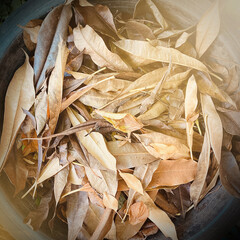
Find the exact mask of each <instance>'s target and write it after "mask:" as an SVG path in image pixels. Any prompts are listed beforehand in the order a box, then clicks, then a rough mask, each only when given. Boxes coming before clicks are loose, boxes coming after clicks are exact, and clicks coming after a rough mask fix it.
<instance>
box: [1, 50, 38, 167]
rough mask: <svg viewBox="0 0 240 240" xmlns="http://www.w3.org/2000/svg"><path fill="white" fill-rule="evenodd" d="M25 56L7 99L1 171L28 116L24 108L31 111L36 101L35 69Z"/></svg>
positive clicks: (13, 79)
mask: <svg viewBox="0 0 240 240" xmlns="http://www.w3.org/2000/svg"><path fill="white" fill-rule="evenodd" d="M25 56H26V59H25V62H24V64H23V65H22V66H21V67H20V68H19V69H18V70H17V71H16V72H15V74H14V76H13V78H12V80H11V82H10V84H9V86H8V89H7V93H6V97H5V111H4V120H3V131H2V136H1V144H0V152H1V156H0V170H1V169H2V168H3V166H4V163H5V161H6V159H7V157H8V154H9V152H10V150H11V148H12V146H13V144H14V141H15V138H16V135H17V132H18V129H19V127H20V125H21V124H22V122H23V120H24V118H25V116H26V115H25V113H24V112H23V111H22V108H23V109H26V110H29V109H30V107H31V106H32V105H33V103H34V100H35V90H34V86H33V69H32V67H31V65H30V63H29V58H28V56H27V55H26V54H25Z"/></svg>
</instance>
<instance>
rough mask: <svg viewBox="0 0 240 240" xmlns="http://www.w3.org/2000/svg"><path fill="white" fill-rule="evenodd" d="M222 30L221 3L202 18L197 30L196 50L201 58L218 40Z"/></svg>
mask: <svg viewBox="0 0 240 240" xmlns="http://www.w3.org/2000/svg"><path fill="white" fill-rule="evenodd" d="M219 30H220V16H219V1H218V0H216V1H215V3H214V4H213V5H212V6H211V8H210V9H209V10H208V11H207V12H206V13H205V14H204V15H203V16H202V18H201V19H200V21H199V23H198V24H197V29H196V50H197V52H198V56H199V57H201V56H202V55H203V54H204V53H205V52H206V50H207V49H208V48H209V46H210V45H211V44H212V43H213V41H214V40H215V39H216V37H217V35H218V33H219Z"/></svg>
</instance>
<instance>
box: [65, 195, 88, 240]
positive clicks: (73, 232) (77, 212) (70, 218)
mask: <svg viewBox="0 0 240 240" xmlns="http://www.w3.org/2000/svg"><path fill="white" fill-rule="evenodd" d="M88 205H89V203H88V196H87V193H86V192H78V193H75V194H71V195H70V196H69V197H68V199H67V211H66V217H67V222H68V239H69V240H75V239H76V237H77V235H78V233H79V231H80V230H81V228H82V224H83V221H84V218H85V216H86V214H87V209H88Z"/></svg>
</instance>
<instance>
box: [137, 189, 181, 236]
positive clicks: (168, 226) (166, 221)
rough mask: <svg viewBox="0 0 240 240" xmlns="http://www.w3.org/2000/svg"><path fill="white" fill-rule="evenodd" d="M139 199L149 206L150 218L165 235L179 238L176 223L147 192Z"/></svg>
mask: <svg viewBox="0 0 240 240" xmlns="http://www.w3.org/2000/svg"><path fill="white" fill-rule="evenodd" d="M137 201H142V202H143V203H144V204H145V205H146V206H147V208H148V211H149V216H148V218H149V219H150V220H151V221H152V222H153V223H155V224H156V225H157V227H158V228H159V229H160V231H162V233H163V234H164V235H165V237H170V238H171V239H172V240H177V233H176V229H175V226H174V224H173V223H172V221H171V219H170V218H169V217H168V215H167V214H166V213H165V212H164V211H162V210H161V209H160V208H158V207H157V206H156V205H155V204H154V202H153V201H152V199H151V198H150V197H149V196H148V194H147V193H146V192H144V195H139V197H138V199H137Z"/></svg>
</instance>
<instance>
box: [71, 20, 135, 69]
mask: <svg viewBox="0 0 240 240" xmlns="http://www.w3.org/2000/svg"><path fill="white" fill-rule="evenodd" d="M73 36H74V43H75V45H76V47H77V48H78V49H79V50H80V51H83V52H84V53H85V54H89V55H90V56H91V58H92V60H93V62H94V63H96V64H97V65H98V66H100V67H108V68H110V69H111V70H114V71H131V68H130V67H128V65H127V64H126V63H125V62H124V61H123V60H122V59H121V58H120V57H119V56H118V55H117V54H115V53H112V52H111V51H109V50H108V48H107V47H106V45H105V43H104V41H103V39H102V38H101V37H100V36H99V35H98V34H97V33H96V32H95V31H94V30H93V29H92V28H91V27H90V26H88V25H86V26H85V27H84V28H81V27H80V26H78V27H76V28H74V29H73Z"/></svg>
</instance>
